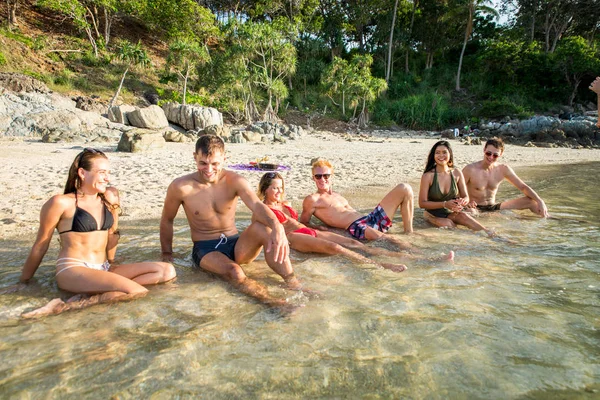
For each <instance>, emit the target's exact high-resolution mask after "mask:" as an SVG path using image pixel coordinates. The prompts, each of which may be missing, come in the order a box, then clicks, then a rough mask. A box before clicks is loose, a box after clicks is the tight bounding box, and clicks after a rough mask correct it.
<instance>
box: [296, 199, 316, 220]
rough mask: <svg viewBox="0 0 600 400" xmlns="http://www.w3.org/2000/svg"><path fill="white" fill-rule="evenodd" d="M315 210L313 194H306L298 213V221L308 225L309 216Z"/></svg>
mask: <svg viewBox="0 0 600 400" xmlns="http://www.w3.org/2000/svg"><path fill="white" fill-rule="evenodd" d="M315 210H316V208H315V200H314V199H313V196H312V195H310V196H306V197H305V198H304V201H303V202H302V213H301V214H300V218H299V219H298V221H299V222H300V223H301V224H304V225H308V226H310V218H311V217H312V216H313V214H314V213H315Z"/></svg>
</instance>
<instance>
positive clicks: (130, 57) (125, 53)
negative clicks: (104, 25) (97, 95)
mask: <svg viewBox="0 0 600 400" xmlns="http://www.w3.org/2000/svg"><path fill="white" fill-rule="evenodd" d="M115 59H117V60H118V61H119V62H120V63H122V64H124V65H125V71H123V76H122V77H121V82H120V83H119V87H118V88H117V92H116V93H115V95H114V97H113V98H112V99H111V100H110V103H109V104H108V107H109V108H110V107H112V106H113V105H115V103H116V101H117V98H118V97H119V93H121V89H122V88H123V82H124V81H125V76H126V75H127V72H129V69H130V68H132V67H135V66H140V67H147V66H148V65H150V58H149V57H148V54H147V53H146V50H144V48H143V47H142V44H141V43H140V42H137V44H133V43H131V42H130V41H127V40H122V41H120V42H119V44H118V45H117V51H116V54H115Z"/></svg>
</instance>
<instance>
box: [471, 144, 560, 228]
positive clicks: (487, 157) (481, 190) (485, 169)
mask: <svg viewBox="0 0 600 400" xmlns="http://www.w3.org/2000/svg"><path fill="white" fill-rule="evenodd" d="M503 152H504V142H503V141H502V139H500V138H496V137H494V138H492V139H489V140H488V141H487V142H486V143H485V146H484V147H483V160H481V161H477V162H474V163H472V164H469V165H467V166H466V167H465V168H464V169H463V171H462V172H463V175H464V177H465V182H466V184H467V191H468V192H469V199H470V202H469V204H468V205H467V208H477V209H478V210H479V211H482V212H488V211H498V210H527V209H529V210H531V212H533V213H534V214H537V215H539V216H540V217H544V218H547V217H548V216H549V215H548V209H547V208H546V204H545V203H544V200H542V198H541V197H540V196H538V194H537V193H536V192H535V191H534V190H533V189H532V188H530V187H529V186H527V185H526V184H525V182H523V181H522V180H521V179H520V178H519V177H518V176H517V174H515V171H513V170H512V168H511V167H509V166H508V165H506V164H499V163H498V158H500V157H501V156H502V153H503ZM504 179H506V180H507V181H509V182H510V183H512V184H513V185H514V186H515V187H516V188H517V189H519V190H520V191H521V192H522V193H523V194H524V195H525V196H523V197H519V198H516V199H511V200H506V201H503V202H499V203H497V202H496V193H497V192H498V187H499V186H500V183H502V181H504Z"/></svg>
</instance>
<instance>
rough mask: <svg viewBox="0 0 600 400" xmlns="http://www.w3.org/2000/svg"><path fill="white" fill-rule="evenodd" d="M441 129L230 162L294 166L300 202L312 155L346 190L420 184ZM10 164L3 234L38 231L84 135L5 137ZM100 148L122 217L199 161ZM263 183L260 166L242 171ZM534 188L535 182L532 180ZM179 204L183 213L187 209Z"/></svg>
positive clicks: (313, 139)
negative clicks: (64, 139)
mask: <svg viewBox="0 0 600 400" xmlns="http://www.w3.org/2000/svg"><path fill="white" fill-rule="evenodd" d="M438 139H439V138H438V137H425V136H423V135H410V136H409V135H404V136H403V137H401V138H386V137H381V136H367V135H352V136H349V135H340V134H334V133H330V132H322V131H313V132H310V133H306V134H305V135H304V136H303V137H302V138H300V139H299V140H295V141H289V142H288V143H285V144H264V143H259V144H251V143H247V144H227V145H226V149H227V162H228V164H246V163H248V162H250V161H254V160H255V159H258V158H262V157H265V156H267V157H269V162H273V163H279V164H281V165H286V166H289V167H290V170H289V171H287V172H285V173H284V175H285V179H286V193H287V198H288V199H289V200H291V201H292V203H293V204H294V206H296V207H298V208H300V207H301V202H302V199H303V198H304V196H306V195H307V194H309V193H311V191H312V190H313V189H314V184H313V182H312V181H311V179H310V162H311V159H313V158H316V157H323V158H327V159H329V160H330V161H331V162H332V163H333V165H334V168H335V181H334V188H335V190H337V191H340V192H342V193H350V192H352V191H355V190H365V189H366V188H367V187H369V186H377V187H379V188H381V187H386V186H387V187H390V188H391V187H392V186H393V185H395V184H398V183H400V182H407V183H409V184H411V185H412V186H413V189H414V191H415V193H417V192H418V185H419V180H420V177H421V174H422V169H423V167H424V163H425V159H426V157H427V154H428V152H429V150H430V148H431V146H432V145H433V144H434V143H435V142H436V141H437V140H438ZM0 145H1V146H2V152H0V160H2V165H3V168H2V170H1V171H0V192H2V196H1V198H0V224H2V230H1V233H0V237H1V238H2V239H5V238H10V237H15V236H22V235H32V234H33V233H34V232H35V231H36V230H37V228H38V219H39V212H40V209H41V207H42V205H43V204H44V202H45V201H47V200H48V199H49V198H50V197H51V196H52V195H54V194H58V193H62V190H63V187H64V183H65V180H66V177H67V171H68V168H69V166H70V164H71V162H72V161H73V159H74V157H75V156H76V155H77V153H79V152H80V151H81V149H82V148H83V147H86V146H87V145H86V144H84V143H58V144H49V143H42V142H41V141H39V139H37V138H2V139H0ZM452 145H453V149H454V157H455V163H456V165H457V166H458V167H460V168H462V167H464V166H465V165H467V164H468V163H471V162H473V161H477V160H479V159H481V156H482V146H467V145H464V144H463V143H461V142H459V141H452ZM97 148H99V149H101V150H103V151H105V152H107V153H108V157H109V159H110V161H111V168H112V171H111V182H112V185H113V186H115V187H117V188H118V189H119V191H120V193H121V203H122V206H123V210H124V215H123V217H122V221H123V222H125V221H127V220H128V219H153V218H156V219H158V218H160V214H161V210H162V204H163V200H164V196H165V193H166V189H167V186H168V185H169V183H170V182H171V181H172V180H173V179H174V178H176V177H178V176H180V175H182V174H185V173H188V172H191V171H193V170H194V169H195V164H194V161H193V157H192V153H193V151H194V145H193V144H192V143H188V144H181V143H166V144H165V146H164V147H163V148H162V149H159V150H154V151H150V152H146V153H137V154H132V153H119V152H116V151H115V149H116V144H112V145H111V144H107V145H101V146H98V147H97ZM590 161H600V151H598V150H590V149H568V148H535V147H519V146H513V145H507V147H506V150H505V153H504V156H503V157H502V162H505V163H508V164H509V165H511V166H512V167H513V168H514V169H515V170H516V172H517V173H518V172H519V169H520V168H523V167H527V166H534V165H554V164H573V163H581V162H590ZM241 173H242V174H243V175H244V176H246V177H247V178H248V180H249V181H250V184H251V185H252V186H253V187H254V186H256V185H257V183H258V180H259V178H260V176H261V174H260V173H257V172H241ZM529 183H530V184H531V186H532V187H533V188H534V189H535V182H529ZM182 215H183V213H182V210H180V216H182Z"/></svg>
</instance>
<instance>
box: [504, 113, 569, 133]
mask: <svg viewBox="0 0 600 400" xmlns="http://www.w3.org/2000/svg"><path fill="white" fill-rule="evenodd" d="M507 125H508V124H507ZM559 126H560V120H559V119H558V118H554V117H546V116H536V117H532V118H530V119H527V120H525V121H521V122H520V123H519V125H518V127H517V130H518V131H519V132H520V133H523V134H531V133H537V132H540V131H552V130H553V129H555V128H558V127H559ZM500 129H502V128H500Z"/></svg>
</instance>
